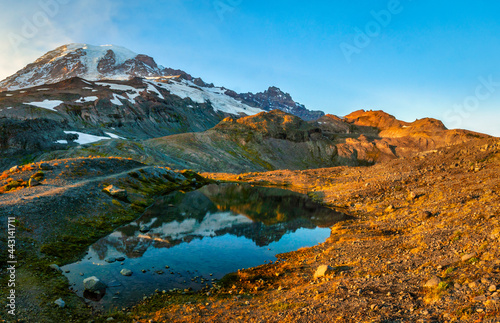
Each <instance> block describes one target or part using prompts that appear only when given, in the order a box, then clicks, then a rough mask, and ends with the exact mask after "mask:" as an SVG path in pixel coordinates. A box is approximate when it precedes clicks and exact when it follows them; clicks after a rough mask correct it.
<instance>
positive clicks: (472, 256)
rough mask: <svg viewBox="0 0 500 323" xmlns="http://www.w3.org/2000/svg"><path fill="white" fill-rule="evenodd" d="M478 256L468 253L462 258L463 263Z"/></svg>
mask: <svg viewBox="0 0 500 323" xmlns="http://www.w3.org/2000/svg"><path fill="white" fill-rule="evenodd" d="M475 256H476V253H475V252H473V253H468V254H466V255H463V256H462V258H460V259H461V260H462V261H468V260H470V259H472V258H474V257H475Z"/></svg>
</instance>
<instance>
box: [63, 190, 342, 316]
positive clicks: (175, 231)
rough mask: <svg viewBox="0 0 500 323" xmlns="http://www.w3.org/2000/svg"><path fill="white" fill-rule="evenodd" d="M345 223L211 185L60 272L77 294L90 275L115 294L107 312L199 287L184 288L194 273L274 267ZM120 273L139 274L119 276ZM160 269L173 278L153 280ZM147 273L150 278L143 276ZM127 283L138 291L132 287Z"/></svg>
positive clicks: (291, 202) (295, 196) (294, 196)
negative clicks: (279, 258) (281, 256)
mask: <svg viewBox="0 0 500 323" xmlns="http://www.w3.org/2000/svg"><path fill="white" fill-rule="evenodd" d="M345 217H346V216H345V215H344V214H342V213H338V212H335V211H333V210H332V209H329V208H327V207H324V206H321V205H319V204H317V203H315V202H313V201H312V200H311V199H310V198H309V197H307V196H306V195H303V194H299V193H295V192H291V191H287V190H282V189H275V188H265V187H254V186H251V185H241V184H220V185H216V184H213V185H208V186H205V187H203V188H201V189H199V190H197V191H193V192H188V193H184V192H175V193H172V194H169V195H166V196H163V197H161V198H159V199H158V200H156V201H155V203H154V204H153V205H152V206H151V207H149V208H148V209H147V210H146V212H145V213H144V214H143V215H142V216H141V217H140V218H139V219H138V220H136V221H134V222H132V223H130V224H128V225H125V226H123V227H120V228H118V229H117V230H115V231H114V232H113V233H112V234H110V235H109V236H107V237H105V238H102V239H101V240H99V241H98V242H96V243H95V244H93V245H92V246H91V247H90V249H89V252H88V256H87V257H86V258H85V259H82V260H81V261H80V262H78V263H75V264H71V265H67V266H65V267H63V269H64V270H70V273H66V275H67V276H68V278H69V280H70V282H71V283H72V284H73V285H74V286H75V289H78V290H80V291H81V289H82V284H81V281H82V280H83V279H84V278H86V277H90V276H97V277H99V278H100V279H101V280H102V281H104V282H105V283H107V284H108V286H110V285H111V287H108V289H114V290H118V291H119V294H120V297H116V296H115V297H113V298H111V296H109V295H105V297H103V299H102V300H100V301H99V302H100V303H101V305H102V306H103V307H104V308H106V307H108V308H109V307H110V306H118V305H119V306H123V305H130V304H133V303H134V302H135V301H137V300H139V299H140V298H142V296H143V295H147V294H151V293H152V292H154V290H155V289H171V288H174V287H177V288H179V287H180V288H182V287H184V288H187V287H192V288H200V287H201V286H200V285H199V284H198V285H196V284H191V283H186V281H192V280H191V277H190V275H191V276H194V271H196V275H198V276H205V277H208V276H209V275H210V274H212V275H213V277H215V278H221V277H222V276H223V275H224V274H227V273H229V272H232V271H236V270H237V269H239V268H243V267H251V266H257V265H260V264H262V263H263V262H265V261H267V260H275V259H276V258H275V257H274V256H275V255H276V254H278V253H282V252H288V251H293V250H296V249H298V248H301V247H305V246H312V245H314V244H317V243H319V242H323V241H324V240H325V239H326V238H327V237H328V236H329V229H328V228H329V227H330V226H332V225H333V224H335V223H336V222H338V221H341V220H344V219H345ZM285 237H286V239H285ZM119 257H124V258H125V261H124V262H123V264H121V263H117V262H114V263H109V262H106V261H105V260H109V259H110V258H119ZM166 265H168V266H167V267H165V266H166ZM122 268H127V269H130V270H132V271H133V272H134V273H135V274H134V275H132V276H131V277H125V278H124V277H121V275H119V274H118V275H117V274H116V273H119V271H120V269H122ZM159 268H164V270H165V268H170V269H169V270H167V272H168V271H171V270H173V271H175V272H176V276H175V277H173V276H172V275H169V278H168V279H166V276H165V275H159V274H154V273H155V272H157V271H158V269H159ZM145 269H147V270H148V271H149V272H150V273H149V274H148V273H145V274H144V272H145ZM193 270H194V271H193ZM141 271H142V272H141ZM173 271H172V272H170V274H173ZM77 273H83V276H82V275H81V274H77ZM151 273H153V274H151ZM162 274H163V273H162ZM210 278H212V277H210ZM207 279H208V278H207ZM110 282H112V283H111V284H110ZM130 283H133V284H134V286H133V288H131V287H128V286H127V285H128V284H130Z"/></svg>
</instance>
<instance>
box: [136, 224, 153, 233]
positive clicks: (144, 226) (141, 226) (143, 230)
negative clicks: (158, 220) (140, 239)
mask: <svg viewBox="0 0 500 323" xmlns="http://www.w3.org/2000/svg"><path fill="white" fill-rule="evenodd" d="M149 230H151V228H150V227H149V226H148V225H146V224H141V225H140V227H139V231H141V232H142V233H146V232H148V231H149Z"/></svg>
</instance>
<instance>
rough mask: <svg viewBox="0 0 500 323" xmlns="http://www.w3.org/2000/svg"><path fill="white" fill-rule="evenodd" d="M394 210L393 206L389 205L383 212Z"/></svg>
mask: <svg viewBox="0 0 500 323" xmlns="http://www.w3.org/2000/svg"><path fill="white" fill-rule="evenodd" d="M394 210H395V208H394V205H389V206H388V207H387V208H386V209H385V212H393V211H394Z"/></svg>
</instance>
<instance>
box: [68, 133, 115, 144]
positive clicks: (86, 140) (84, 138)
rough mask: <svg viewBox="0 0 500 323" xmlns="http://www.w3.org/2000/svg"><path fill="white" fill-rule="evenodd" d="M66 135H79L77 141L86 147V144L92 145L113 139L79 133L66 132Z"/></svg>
mask: <svg viewBox="0 0 500 323" xmlns="http://www.w3.org/2000/svg"><path fill="white" fill-rule="evenodd" d="M64 133H66V134H75V135H78V139H76V140H75V141H76V142H77V143H79V144H80V145H85V144H91V143H94V142H97V141H100V140H109V139H111V138H109V137H100V136H94V135H89V134H87V133H83V132H78V131H64Z"/></svg>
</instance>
